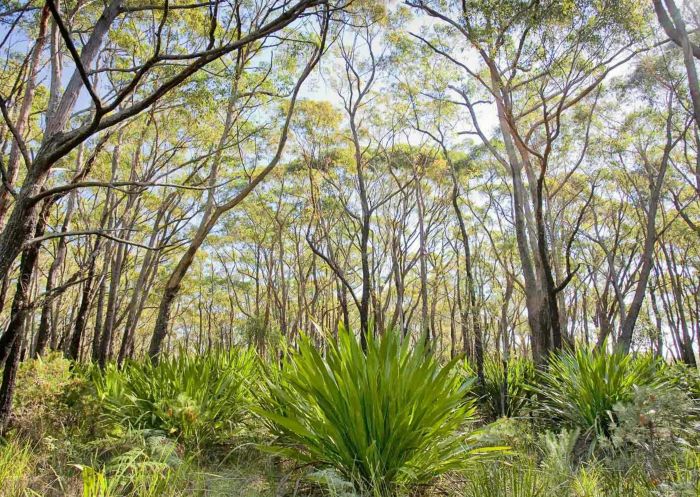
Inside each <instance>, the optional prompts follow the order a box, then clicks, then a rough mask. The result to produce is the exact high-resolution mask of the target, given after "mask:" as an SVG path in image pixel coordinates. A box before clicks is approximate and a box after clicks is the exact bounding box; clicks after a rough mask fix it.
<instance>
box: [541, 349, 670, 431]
mask: <svg viewBox="0 0 700 497" xmlns="http://www.w3.org/2000/svg"><path fill="white" fill-rule="evenodd" d="M659 368H660V365H659V363H658V361H657V360H655V359H654V358H652V357H650V356H639V357H633V356H631V355H629V354H625V353H622V352H620V351H613V352H607V351H606V350H605V347H601V348H600V349H595V350H591V349H587V348H578V349H577V350H576V351H575V352H570V351H565V352H561V353H559V354H556V355H552V356H551V357H550V360H549V364H548V368H547V369H546V370H543V371H541V372H540V374H539V383H538V384H537V385H533V386H532V387H531V388H532V390H533V392H535V393H539V395H540V402H541V406H540V409H539V411H540V413H541V415H542V417H543V418H544V419H547V420H557V421H560V422H562V423H563V424H564V425H565V426H568V427H570V428H579V429H580V430H581V432H582V435H586V436H588V435H592V434H593V435H596V436H604V437H608V436H609V435H610V427H611V424H612V423H613V421H614V419H613V408H614V407H615V405H616V404H618V403H626V402H629V401H631V400H632V398H633V397H634V392H635V387H636V386H645V385H652V386H661V382H662V379H661V375H660V374H659Z"/></svg>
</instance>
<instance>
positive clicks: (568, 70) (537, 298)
mask: <svg viewBox="0 0 700 497" xmlns="http://www.w3.org/2000/svg"><path fill="white" fill-rule="evenodd" d="M407 4H408V5H409V6H410V7H412V8H414V9H416V10H417V11H419V12H422V13H424V14H426V15H427V16H429V17H430V18H432V19H433V20H434V21H435V22H434V23H433V24H432V25H431V26H430V28H429V29H427V30H426V31H427V32H426V33H423V34H419V33H414V36H415V37H416V38H417V39H418V40H419V42H420V43H422V44H423V45H424V46H425V47H426V48H427V49H428V50H430V51H432V52H433V53H434V55H435V56H437V57H441V58H444V59H446V60H447V61H449V62H450V63H452V64H453V65H454V66H455V68H456V69H457V70H459V71H460V73H461V77H460V78H459V79H458V80H457V81H454V82H452V83H450V84H448V86H447V88H448V89H449V90H450V91H451V93H452V94H453V95H454V97H452V99H453V100H455V101H458V102H459V105H461V106H463V107H464V109H465V113H466V115H467V118H468V119H470V120H471V125H472V130H471V131H472V132H474V133H475V134H476V135H477V136H478V137H479V138H480V139H481V140H482V141H483V143H484V144H485V145H486V146H487V147H488V149H489V151H490V152H491V153H492V154H493V155H494V157H495V158H496V159H497V160H498V162H499V163H500V164H501V165H502V167H504V168H505V169H506V170H508V171H509V172H510V175H511V179H512V185H511V188H512V196H513V211H514V218H515V231H516V237H517V248H518V253H519V258H520V264H521V268H522V275H523V279H524V288H525V293H526V297H527V299H526V302H527V309H528V321H529V325H530V329H531V340H532V351H533V355H534V357H535V359H536V360H537V361H541V360H543V359H544V358H545V357H546V353H547V352H548V351H549V350H552V349H557V348H560V347H561V346H562V345H563V342H564V341H565V340H566V338H567V337H566V336H565V335H563V334H562V327H561V318H560V305H559V300H558V295H559V293H560V292H562V291H563V290H564V289H565V288H566V286H567V285H568V284H569V282H570V281H571V279H572V278H573V277H574V272H575V268H571V270H570V271H569V272H568V273H566V274H563V275H562V276H561V277H560V278H556V275H555V271H554V269H553V265H554V261H553V254H552V250H551V245H552V233H551V232H550V229H549V227H548V226H547V216H546V209H547V202H548V198H547V196H548V191H549V188H550V187H551V185H550V184H548V175H549V174H551V170H552V169H553V168H555V167H557V166H559V164H557V162H559V161H557V153H558V152H559V151H558V147H560V143H561V137H562V134H563V133H562V130H563V128H565V127H566V125H567V119H568V116H569V115H570V114H572V113H574V112H575V111H576V110H577V109H581V108H585V107H588V108H589V109H591V108H594V103H593V102H594V99H595V95H596V91H597V89H598V88H599V86H600V84H601V83H602V82H603V81H604V80H605V79H606V77H608V75H609V74H610V72H611V71H613V70H614V69H615V68H618V67H621V66H623V65H624V64H626V63H628V62H629V61H630V60H632V59H633V58H634V57H635V56H636V55H637V54H638V53H639V52H640V51H644V50H647V46H645V45H640V44H639V38H640V33H639V32H638V30H637V29H636V28H637V26H647V25H648V24H647V23H645V22H644V11H643V9H642V8H641V7H640V6H639V5H638V3H637V2H584V3H577V4H569V3H567V2H560V1H557V0H552V1H548V2H530V1H513V2H499V3H497V4H493V3H492V2H481V1H467V2H461V3H460V2H446V3H445V2H442V3H441V2H430V1H422V0H418V1H409V2H407ZM464 49H467V50H468V52H467V53H468V54H469V56H466V55H464V54H463V53H462V52H463V50H464ZM479 95H483V98H484V99H486V101H487V102H488V103H489V104H491V105H492V108H495V114H496V116H497V119H498V120H497V124H498V128H499V132H500V137H499V138H500V139H502V145H499V144H497V143H495V141H494V139H493V137H491V136H489V135H488V130H487V129H486V125H485V123H484V122H483V116H484V113H483V112H479V104H482V103H483V100H480V98H482V97H480V96H479ZM589 114H590V115H592V114H593V111H592V110H589ZM587 147H588V143H587V140H584V141H583V143H581V144H579V151H578V154H579V155H580V156H585V154H586V149H587ZM523 175H524V176H525V177H523Z"/></svg>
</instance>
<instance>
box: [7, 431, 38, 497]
mask: <svg viewBox="0 0 700 497" xmlns="http://www.w3.org/2000/svg"><path fill="white" fill-rule="evenodd" d="M31 455H32V453H31V447H30V446H29V444H27V443H22V442H19V441H16V440H10V441H7V442H2V441H0V497H5V496H7V497H10V496H14V495H21V494H22V492H23V491H24V489H25V488H26V487H27V484H28V479H29V475H31V474H32V471H33V467H32V466H33V465H32V457H31Z"/></svg>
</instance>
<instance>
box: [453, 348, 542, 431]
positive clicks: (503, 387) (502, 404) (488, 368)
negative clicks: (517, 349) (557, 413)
mask: <svg viewBox="0 0 700 497" xmlns="http://www.w3.org/2000/svg"><path fill="white" fill-rule="evenodd" d="M465 370H466V374H467V375H469V376H475V375H476V372H475V370H474V368H472V367H471V366H470V365H469V364H465ZM534 379H535V366H534V363H533V362H532V361H531V360H530V359H528V358H525V357H514V358H511V359H510V360H509V361H507V362H504V361H502V360H500V359H498V358H496V357H487V358H486V359H485V360H484V383H483V384H482V385H478V387H476V388H474V393H475V394H476V395H477V396H478V403H479V410H480V412H481V413H482V414H483V415H484V417H486V418H487V419H489V420H495V419H497V418H500V417H508V418H510V417H515V416H518V415H519V414H522V412H523V411H524V409H525V407H526V406H527V404H528V402H529V400H530V397H531V396H532V392H531V391H530V390H529V388H528V387H529V385H531V384H532V383H533V381H534Z"/></svg>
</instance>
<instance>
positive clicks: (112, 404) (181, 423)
mask: <svg viewBox="0 0 700 497" xmlns="http://www.w3.org/2000/svg"><path fill="white" fill-rule="evenodd" d="M255 374H256V358H255V354H254V352H252V351H250V350H232V351H229V352H212V353H208V354H206V355H187V354H180V355H178V356H176V357H173V358H167V359H166V358H164V359H162V360H161V361H160V362H159V363H158V364H157V365H153V364H152V363H151V362H148V361H146V362H138V363H136V362H132V363H128V364H127V365H126V366H124V368H123V369H121V370H120V369H117V368H116V367H115V366H113V365H110V366H108V367H107V368H106V369H105V371H104V372H100V371H99V370H95V372H94V373H93V381H94V383H95V387H96V390H97V395H98V397H99V399H100V401H101V403H102V406H103V410H104V414H105V416H106V417H107V419H108V420H111V421H115V422H118V423H120V424H122V425H123V426H125V427H128V428H131V427H133V428H138V429H154V430H161V431H163V432H165V433H167V434H168V436H172V437H175V438H177V439H179V440H181V441H182V442H184V443H186V444H188V445H194V446H197V447H203V446H206V445H210V444H214V443H218V442H221V441H224V440H226V439H227V438H228V437H230V436H231V435H232V434H233V433H234V432H235V430H236V428H237V427H239V426H240V423H241V422H242V420H243V419H244V417H245V415H246V412H247V405H248V403H249V397H250V395H249V386H250V384H251V382H252V381H254V377H255Z"/></svg>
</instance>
